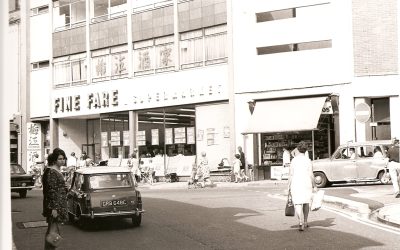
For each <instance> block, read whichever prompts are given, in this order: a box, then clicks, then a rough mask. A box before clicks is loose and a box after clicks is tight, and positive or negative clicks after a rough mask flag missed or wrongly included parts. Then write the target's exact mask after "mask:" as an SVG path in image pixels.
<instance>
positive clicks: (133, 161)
mask: <svg viewBox="0 0 400 250" xmlns="http://www.w3.org/2000/svg"><path fill="white" fill-rule="evenodd" d="M128 167H129V168H130V169H131V173H132V175H133V176H134V177H135V180H136V183H138V182H139V181H140V169H139V160H138V159H137V158H136V154H135V153H132V154H130V155H129V159H128Z"/></svg>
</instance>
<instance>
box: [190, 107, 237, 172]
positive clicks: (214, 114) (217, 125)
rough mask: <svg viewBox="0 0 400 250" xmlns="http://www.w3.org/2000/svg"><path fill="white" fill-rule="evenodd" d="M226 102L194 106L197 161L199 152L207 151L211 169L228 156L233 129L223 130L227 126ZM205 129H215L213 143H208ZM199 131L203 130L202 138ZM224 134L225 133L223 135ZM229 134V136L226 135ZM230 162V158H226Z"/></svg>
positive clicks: (199, 156)
mask: <svg viewBox="0 0 400 250" xmlns="http://www.w3.org/2000/svg"><path fill="white" fill-rule="evenodd" d="M228 118H229V117H228V104H227V103H226V104H225V103H224V104H210V105H199V106H196V152H197V162H199V159H200V158H201V152H203V151H204V152H206V153H207V158H208V164H209V166H210V169H211V170H216V169H217V168H218V163H220V162H221V160H222V158H224V157H226V158H229V147H230V134H232V133H233V131H230V129H228V130H229V133H228V131H227V130H225V133H224V127H229V119H228ZM207 129H215V143H214V144H213V145H208V143H207ZM199 131H203V136H202V138H201V137H199ZM224 134H225V135H224ZM228 136H229V137H228ZM228 160H229V162H230V163H232V159H228Z"/></svg>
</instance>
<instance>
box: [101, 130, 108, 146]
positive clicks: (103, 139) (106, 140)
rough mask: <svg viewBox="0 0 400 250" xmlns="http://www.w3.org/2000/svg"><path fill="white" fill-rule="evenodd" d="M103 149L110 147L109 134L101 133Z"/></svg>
mask: <svg viewBox="0 0 400 250" xmlns="http://www.w3.org/2000/svg"><path fill="white" fill-rule="evenodd" d="M101 147H103V148H106V147H108V134H107V132H101Z"/></svg>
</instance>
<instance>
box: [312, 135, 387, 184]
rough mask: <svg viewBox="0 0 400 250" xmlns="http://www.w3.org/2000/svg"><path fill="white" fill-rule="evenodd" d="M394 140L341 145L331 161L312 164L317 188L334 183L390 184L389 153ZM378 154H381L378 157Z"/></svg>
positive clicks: (326, 160) (317, 161)
mask: <svg viewBox="0 0 400 250" xmlns="http://www.w3.org/2000/svg"><path fill="white" fill-rule="evenodd" d="M390 145H391V141H390V140H379V141H366V142H349V143H346V144H343V145H340V146H339V147H338V148H337V149H336V151H335V152H334V153H333V154H332V156H331V157H330V158H327V159H318V160H314V161H313V162H312V164H313V172H314V178H315V183H316V184H317V187H326V186H329V185H331V184H334V183H348V182H354V183H356V182H376V181H380V182H381V183H383V184H386V183H387V182H388V181H387V177H386V173H387V171H388V170H387V163H388V158H387V157H386V151H387V149H388V148H389V147H390ZM376 151H380V153H377V154H375V152H376Z"/></svg>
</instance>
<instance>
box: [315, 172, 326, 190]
mask: <svg viewBox="0 0 400 250" xmlns="http://www.w3.org/2000/svg"><path fill="white" fill-rule="evenodd" d="M314 180H315V184H316V185H317V187H319V188H323V187H326V186H327V185H328V179H327V178H326V176H325V174H324V173H321V172H315V173H314Z"/></svg>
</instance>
